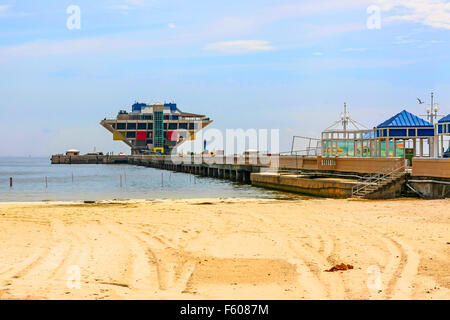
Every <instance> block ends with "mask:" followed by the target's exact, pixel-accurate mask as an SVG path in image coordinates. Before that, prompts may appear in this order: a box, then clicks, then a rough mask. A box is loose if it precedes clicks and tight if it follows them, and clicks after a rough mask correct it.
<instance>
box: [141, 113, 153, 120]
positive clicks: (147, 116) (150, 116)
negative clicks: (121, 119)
mask: <svg viewBox="0 0 450 320" xmlns="http://www.w3.org/2000/svg"><path fill="white" fill-rule="evenodd" d="M142 119H144V120H152V119H153V116H152V115H151V114H145V115H143V116H142Z"/></svg>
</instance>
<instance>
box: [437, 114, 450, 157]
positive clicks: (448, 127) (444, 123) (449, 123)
mask: <svg viewBox="0 0 450 320" xmlns="http://www.w3.org/2000/svg"><path fill="white" fill-rule="evenodd" d="M435 132H436V140H435V153H436V157H443V156H444V153H445V146H444V137H445V136H450V114H449V115H447V116H445V117H444V118H442V119H441V120H439V121H438V123H437V124H436V129H435ZM448 149H449V150H450V142H449V145H448Z"/></svg>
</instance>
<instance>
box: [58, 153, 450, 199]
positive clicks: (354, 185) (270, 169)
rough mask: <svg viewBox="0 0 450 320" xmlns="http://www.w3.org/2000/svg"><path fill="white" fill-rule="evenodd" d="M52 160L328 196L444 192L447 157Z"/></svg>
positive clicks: (448, 178)
mask: <svg viewBox="0 0 450 320" xmlns="http://www.w3.org/2000/svg"><path fill="white" fill-rule="evenodd" d="M51 163H52V164H130V165H138V166H146V167H151V168H157V169H162V170H171V171H176V172H184V173H189V174H194V175H198V176H203V177H210V178H216V179H226V180H230V181H234V182H238V183H245V184H252V185H254V186H258V187H264V188H270V189H276V190H281V191H287V192H294V193H301V194H305V195H311V196H320V197H329V198H351V197H354V198H366V199H388V198H397V197H401V196H406V195H414V196H419V197H422V198H427V199H436V198H447V197H449V196H450V159H437V158H436V159H434V158H427V159H422V158H414V159H413V161H412V165H411V166H410V167H408V166H406V165H405V159H403V158H399V157H398V158H351V157H342V158H341V157H322V156H316V157H305V156H293V155H290V156H269V157H266V158H265V159H264V161H261V159H259V158H258V157H252V156H251V155H234V156H211V155H191V156H184V157H176V160H175V159H174V158H172V157H171V156H165V155H63V154H59V155H53V156H52V158H51Z"/></svg>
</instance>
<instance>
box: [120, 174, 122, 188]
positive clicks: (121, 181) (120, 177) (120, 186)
mask: <svg viewBox="0 0 450 320" xmlns="http://www.w3.org/2000/svg"><path fill="white" fill-rule="evenodd" d="M120 187H121V188H122V174H121V175H120Z"/></svg>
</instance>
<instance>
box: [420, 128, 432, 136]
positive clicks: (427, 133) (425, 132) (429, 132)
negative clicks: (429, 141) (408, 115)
mask: <svg viewBox="0 0 450 320" xmlns="http://www.w3.org/2000/svg"><path fill="white" fill-rule="evenodd" d="M417 136H418V137H433V136H434V129H417Z"/></svg>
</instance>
